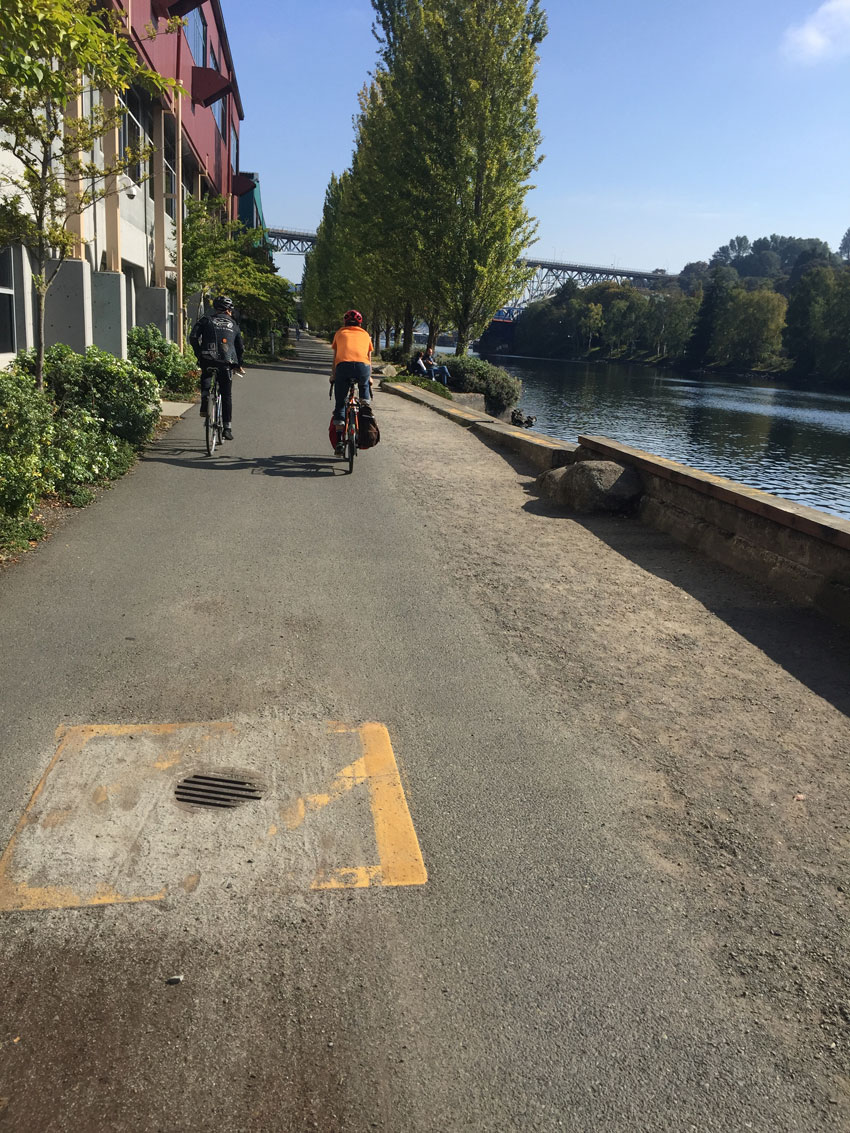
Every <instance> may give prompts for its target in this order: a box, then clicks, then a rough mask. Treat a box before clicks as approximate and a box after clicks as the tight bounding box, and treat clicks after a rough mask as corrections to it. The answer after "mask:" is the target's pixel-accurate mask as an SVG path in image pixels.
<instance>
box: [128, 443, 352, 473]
mask: <svg viewBox="0 0 850 1133" xmlns="http://www.w3.org/2000/svg"><path fill="white" fill-rule="evenodd" d="M227 445H228V442H227V441H225V442H224V445H223V446H222V447H220V448H217V449H216V450H215V452H214V453H213V455H212V456H207V454H206V450H203V449H202V450H200V451H199V450H198V449H197V448H196V447H195V446H194V445H192V446H187V445H181V446H167V445H158V446H157V447H156V448H155V449H150V450H149V451H148V452H146V453H145V455H144V456H143V458H142V459H143V460H144V461H149V462H151V463H153V464H173V465H176V466H178V467H180V468H210V469H214V470H215V471H217V472H250V473H251V475H252V476H302V477H305V476H336V475H343V474H346V475H347V474H348V465H347V463H346V462H344V461H343V460H342V459H341V458H339V457H335V456H315V455H313V454H311V453H303V454H301V453H299V454H295V453H287V454H284V455H281V456H265V457H240V456H231V455H230V454H229V453H228V449H227Z"/></svg>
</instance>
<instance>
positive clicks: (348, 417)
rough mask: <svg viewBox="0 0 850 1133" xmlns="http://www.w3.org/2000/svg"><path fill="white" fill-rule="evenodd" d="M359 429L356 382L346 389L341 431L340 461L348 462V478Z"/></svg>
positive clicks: (352, 466)
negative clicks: (342, 428)
mask: <svg viewBox="0 0 850 1133" xmlns="http://www.w3.org/2000/svg"><path fill="white" fill-rule="evenodd" d="M359 428H360V398H359V397H358V396H357V382H356V381H355V382H352V383H351V385H350V386H349V387H348V397H347V398H346V399H345V429H344V430H343V449H342V459H343V460H347V461H348V474H349V476H350V475H351V473H352V472H353V471H354V458H355V456H356V455H357V437H358V430H359Z"/></svg>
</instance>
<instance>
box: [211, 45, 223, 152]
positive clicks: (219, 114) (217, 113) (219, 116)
mask: <svg viewBox="0 0 850 1133" xmlns="http://www.w3.org/2000/svg"><path fill="white" fill-rule="evenodd" d="M210 66H211V67H212V69H213V70H214V71H218V72H219V74H220V73H221V68H220V67H219V65H218V59H217V58H216V54H215V51H214V50H213V49H212V48H210ZM226 105H227V95H225V96H224V97H223V98H220V99H218V101H217V102H214V103H213V104H212V106H211V107H210V110H212V112H213V118H215V124H216V126H218V132H219V133H220V134H221V136H222V137H224V108H225V106H226Z"/></svg>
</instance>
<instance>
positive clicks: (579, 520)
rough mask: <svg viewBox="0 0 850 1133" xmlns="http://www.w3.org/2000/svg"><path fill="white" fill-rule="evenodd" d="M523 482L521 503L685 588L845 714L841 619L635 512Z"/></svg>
mask: <svg viewBox="0 0 850 1133" xmlns="http://www.w3.org/2000/svg"><path fill="white" fill-rule="evenodd" d="M525 490H526V491H527V492H528V493H529V495H531V496H533V497H534V498H533V499H530V500H529V501H528V503H526V504H525V505H524V508H525V510H526V511H529V512H532V513H533V514H535V515H545V516H550V517H551V518H552V519H553V520H555V521H558V520H560V521H561V522H563V523H574V524H578V525H579V526H581V527H583V528H584V529H585V530H586V531H589V532H590V533H591V534H592V535H594V536H595V537H596V538H597V539H599V540H600V541H601V542H602V543H605V544H606V545H607V546H608V547H610V548H611V550H613V551H616V552H617V554H618V555H622V556H623V558H625V559H628V560H629V561H630V562H633V563H635V564H636V565H637V566H639V567H640V568H641V569H642V570H645V571H647V572H648V573H649V574H653V575H655V576H656V577H657V578H663V579H664V580H665V581H667V582H670V583H671V584H672V585H673V586H676V587H678V588H679V589H680V590H683V591H684V592H685V593H686V594H690V595H691V597H692V598H694V599H696V601H697V602H700V603H701V604H702V605H703V606H704V607H705V609H706V610H709V611H710V612H711V613H712V614H714V615H715V617H717V618H720V620H721V621H723V622H725V623H726V625H728V626H729V627H730V628H731V629H733V630H734V631H735V632H736V633H738V634H740V635H741V637H743V638H745V639H746V640H747V641H749V642H751V643H752V644H753V645H755V646H757V647H758V648H759V649H760V650H761V651H762V652H763V653H764V654H765V655H766V656H768V657H770V658H771V660H772V661H775V662H776V664H778V665H781V666H782V668H783V669H785V670H786V672H788V673H790V674H791V675H792V676H793V677H794V678H795V679H796V680H798V681H800V683H801V684H804V685H805V686H806V687H807V688H809V689H811V691H812V692H814V693H816V694H817V695H818V696H821V697H823V698H824V700H827V701H828V702H829V703H830V704H831V705H833V707H835V708H837V709H838V710H839V712H843V713H844V715H845V716H850V682H848V680H847V673H848V670H850V637H849V636H848V634H847V631H846V630H844V629H842V628H841V626H839V625H837V624H835V623H834V622H831V621H829V620H828V619H827V618H825V617H824V616H823V615H821V614H819V613H818V612H817V611H815V610H812V609H810V608H808V607H804V606H797V605H794V604H793V602H791V601H790V599H785V598H784V597H783V596H782V595H781V594H777V593H774V592H772V591H770V590H768V589H767V588H760V587H758V586H757V584H756V583H754V582H751V581H750V580H749V579H747V578H746V577H745V576H743V575H739V574H736V573H735V572H734V571H732V570H729V569H728V568H726V567H723V566H720V565H719V564H718V563H714V562H712V561H711V560H710V559H708V558H706V557H704V556H702V555H700V554H699V553H698V552H696V551H692V550H691V549H690V548H688V547H685V546H683V545H682V544H679V543H677V542H676V541H675V540H674V539H673V538H671V537H670V536H668V535H665V534H663V533H661V532H658V531H653V530H652V528H650V527H645V526H644V525H643V524H642V523H641V522H640V521H639V520H638V519H634V518H624V517H622V516H619V517H618V516H586V515H573V514H571V513H569V512H567V511H565V510H564V509H563V508H560V507H558V506H557V505H556V504H554V503H552V502H551V501H550V500H547V499H541V498H538V497H537V495H536V491H535V487H534V481H533V480H532V481H530V482H529V483H527V484H526V485H525ZM565 538H566V535H565Z"/></svg>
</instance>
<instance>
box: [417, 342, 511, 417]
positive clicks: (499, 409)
mask: <svg viewBox="0 0 850 1133" xmlns="http://www.w3.org/2000/svg"><path fill="white" fill-rule="evenodd" d="M437 362H438V364H439V363H442V364H443V365H445V366H447V367H448V370H449V373H450V374H451V379H452V387H453V388H454V389H456V390H459V391H460V392H461V393H483V394H484V403H485V406H486V408H487V412H488V413H492V414H493V415H494V416H497V417H498V416H499V415H500V414H501V413H504V412H505V410H506V409H510V408H511V406H512V405H516V404H517V402H518V401H519V399H520V395H521V393H522V383H521V382H520V381H519V379H518V378H514V377H511V375H510V374H509V373H508V372H507V371H506V370H503V369H502V368H501V367H500V366H494V365H493V364H492V362H485V361H484V359H483V358H473V357H471V356H470V355H467V354H463V355H458V354H439V355H438V356H437Z"/></svg>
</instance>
